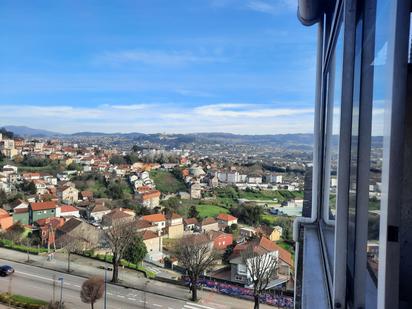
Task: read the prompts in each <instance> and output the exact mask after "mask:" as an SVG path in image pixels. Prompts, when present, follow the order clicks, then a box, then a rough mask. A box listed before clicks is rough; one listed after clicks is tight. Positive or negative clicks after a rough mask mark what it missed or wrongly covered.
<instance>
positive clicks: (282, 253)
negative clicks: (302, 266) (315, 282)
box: [275, 244, 293, 266]
mask: <svg viewBox="0 0 412 309" xmlns="http://www.w3.org/2000/svg"><path fill="white" fill-rule="evenodd" d="M275 247H276V250H277V251H278V252H279V258H280V259H281V260H282V261H283V262H285V263H286V264H288V265H290V266H292V265H293V257H292V254H291V253H290V252H289V251H288V250H286V249H284V248H282V247H281V246H279V245H278V244H275Z"/></svg>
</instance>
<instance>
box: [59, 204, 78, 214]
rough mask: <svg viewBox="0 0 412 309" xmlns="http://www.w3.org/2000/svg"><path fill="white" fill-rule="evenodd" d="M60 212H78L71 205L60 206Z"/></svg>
mask: <svg viewBox="0 0 412 309" xmlns="http://www.w3.org/2000/svg"><path fill="white" fill-rule="evenodd" d="M60 211H61V212H73V211H78V209H77V208H76V207H74V206H72V205H62V206H60Z"/></svg>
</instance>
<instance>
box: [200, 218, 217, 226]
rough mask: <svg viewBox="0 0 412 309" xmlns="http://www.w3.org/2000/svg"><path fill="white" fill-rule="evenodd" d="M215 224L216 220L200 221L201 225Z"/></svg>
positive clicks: (206, 219)
mask: <svg viewBox="0 0 412 309" xmlns="http://www.w3.org/2000/svg"><path fill="white" fill-rule="evenodd" d="M214 223H216V220H215V219H213V218H205V219H203V221H202V225H209V224H214Z"/></svg>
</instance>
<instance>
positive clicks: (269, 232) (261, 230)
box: [255, 224, 283, 241]
mask: <svg viewBox="0 0 412 309" xmlns="http://www.w3.org/2000/svg"><path fill="white" fill-rule="evenodd" d="M255 232H256V234H258V235H261V236H265V237H266V238H268V239H269V240H271V241H278V240H280V239H281V237H282V234H283V228H282V227H281V226H278V225H277V226H274V227H270V226H268V225H265V224H263V225H261V226H259V227H258V228H256V230H255Z"/></svg>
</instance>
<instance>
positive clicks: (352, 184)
mask: <svg viewBox="0 0 412 309" xmlns="http://www.w3.org/2000/svg"><path fill="white" fill-rule="evenodd" d="M362 24H363V18H362V16H360V17H359V19H358V20H357V24H356V42H355V65H354V84H353V106H352V137H351V154H350V156H351V158H350V175H349V177H350V179H349V205H348V206H349V207H348V229H347V259H348V260H347V267H348V271H347V276H348V278H347V292H348V303H349V304H350V305H351V304H352V302H353V289H354V287H353V282H354V273H355V251H356V210H357V205H356V196H357V195H356V188H357V178H358V177H357V171H358V166H357V164H358V143H359V104H360V95H361V91H360V90H361V89H360V88H361V70H362V68H361V65H362V33H363V25H362Z"/></svg>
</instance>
